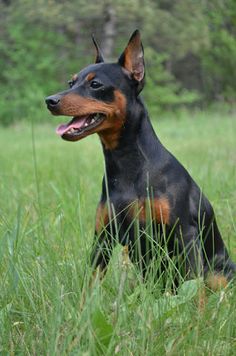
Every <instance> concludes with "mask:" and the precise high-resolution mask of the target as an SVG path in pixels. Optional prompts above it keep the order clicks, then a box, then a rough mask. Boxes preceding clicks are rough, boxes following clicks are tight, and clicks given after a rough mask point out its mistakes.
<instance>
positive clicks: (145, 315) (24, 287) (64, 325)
mask: <svg viewBox="0 0 236 356" xmlns="http://www.w3.org/2000/svg"><path fill="white" fill-rule="evenodd" d="M50 120H51V121H53V123H54V126H56V124H57V123H58V119H55V118H51V117H50ZM52 125H53V124H51V125H45V124H44V125H41V126H40V125H37V126H34V127H33V129H32V127H31V124H26V123H25V124H21V125H16V126H14V127H11V128H1V129H0V355H8V354H9V355H18V354H19V355H50V356H51V355H84V356H85V355H86V356H90V355H116V354H117V355H135V356H136V355H142V356H143V355H214V356H215V355H224V356H225V355H236V351H235V350H236V308H235V305H236V288H235V286H233V285H229V286H228V287H227V289H225V290H224V291H219V292H215V293H213V292H210V291H207V293H208V296H209V297H208V302H207V304H206V307H205V309H204V311H200V310H199V309H198V306H197V303H196V295H197V294H198V288H199V285H200V284H201V282H200V281H189V282H186V283H184V284H183V285H182V287H181V288H180V291H179V295H178V296H174V295H171V294H169V293H164V294H163V293H162V292H161V289H160V288H159V287H158V284H154V282H152V280H150V281H148V282H147V283H146V285H145V286H144V285H143V284H142V282H141V280H140V276H139V274H138V272H137V271H136V270H135V269H134V267H133V266H132V265H131V264H129V263H128V264H125V263H123V262H124V261H123V262H122V257H121V250H120V248H117V249H116V251H115V254H114V257H113V259H112V260H111V263H110V266H109V270H108V273H107V275H106V277H105V279H104V281H103V283H102V284H100V283H96V284H95V286H94V288H93V290H92V291H90V290H88V289H87V287H86V286H87V280H88V278H87V277H89V274H90V272H91V270H90V267H89V264H88V259H89V253H90V246H91V243H92V238H93V231H94V216H95V210H96V205H97V202H98V199H99V195H100V189H101V179H102V174H103V169H104V166H103V158H102V150H101V148H100V143H99V140H98V138H97V137H96V136H91V137H89V138H87V139H85V140H83V141H81V142H78V143H68V142H65V141H62V140H61V139H59V138H58V137H57V136H56V135H55V134H54V126H52ZM155 128H156V131H157V132H158V135H159V137H160V139H161V141H162V142H163V143H164V144H165V145H166V146H167V147H168V148H169V149H170V150H171V151H172V152H173V153H174V154H175V155H176V156H177V158H178V159H179V160H180V161H181V162H182V163H183V164H184V165H185V167H187V169H188V170H189V171H190V173H191V175H192V176H193V177H194V179H195V180H196V181H197V182H198V184H199V185H200V186H201V187H202V189H203V191H204V192H205V194H206V195H207V196H208V198H209V199H210V201H211V202H212V204H213V206H214V208H215V212H216V215H217V219H218V224H219V227H220V230H221V232H222V235H223V237H224V240H225V241H226V244H227V246H228V247H229V249H230V253H231V255H232V256H234V260H236V226H235V217H236V189H235V188H236V187H235V182H236V150H235V146H236V144H235V141H236V116H232V115H231V116H225V117H221V116H220V115H217V114H216V115H214V116H213V115H209V114H208V115H207V114H205V113H198V114H193V115H192V117H191V119H189V118H188V117H187V116H185V115H183V116H182V117H180V118H179V119H173V118H172V119H171V118H169V119H165V120H164V119H163V120H161V119H159V122H158V123H156V124H155ZM82 289H84V291H85V294H86V299H85V304H84V306H83V308H82V309H81V308H80V306H81V301H82Z"/></svg>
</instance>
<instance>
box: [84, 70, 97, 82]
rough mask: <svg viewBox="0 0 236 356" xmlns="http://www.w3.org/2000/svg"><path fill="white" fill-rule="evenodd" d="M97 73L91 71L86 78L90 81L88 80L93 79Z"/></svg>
mask: <svg viewBox="0 0 236 356" xmlns="http://www.w3.org/2000/svg"><path fill="white" fill-rule="evenodd" d="M95 75H96V74H95V73H92V72H91V73H89V74H88V75H87V77H86V80H87V81H88V82H90V80H92V79H93V78H94V77H95Z"/></svg>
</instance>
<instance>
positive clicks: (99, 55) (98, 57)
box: [92, 35, 104, 63]
mask: <svg viewBox="0 0 236 356" xmlns="http://www.w3.org/2000/svg"><path fill="white" fill-rule="evenodd" d="M92 40H93V44H94V46H95V48H96V57H95V63H103V62H104V58H103V56H102V52H101V50H100V48H99V46H98V44H97V41H96V40H95V37H94V35H92Z"/></svg>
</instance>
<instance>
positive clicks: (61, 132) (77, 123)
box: [56, 116, 88, 136]
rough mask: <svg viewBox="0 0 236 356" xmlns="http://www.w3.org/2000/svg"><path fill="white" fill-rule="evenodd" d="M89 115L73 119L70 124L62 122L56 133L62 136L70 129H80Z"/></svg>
mask: <svg viewBox="0 0 236 356" xmlns="http://www.w3.org/2000/svg"><path fill="white" fill-rule="evenodd" d="M87 117H88V116H83V117H80V118H77V119H72V120H71V121H70V122H69V123H68V124H62V125H60V126H58V127H57V129H56V133H57V134H58V135H60V136H62V135H64V134H65V133H66V132H67V131H69V130H70V129H72V128H73V129H80V128H81V127H83V126H84V124H85V121H86V119H87Z"/></svg>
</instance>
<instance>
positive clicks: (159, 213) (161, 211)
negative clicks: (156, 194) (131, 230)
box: [130, 198, 170, 224]
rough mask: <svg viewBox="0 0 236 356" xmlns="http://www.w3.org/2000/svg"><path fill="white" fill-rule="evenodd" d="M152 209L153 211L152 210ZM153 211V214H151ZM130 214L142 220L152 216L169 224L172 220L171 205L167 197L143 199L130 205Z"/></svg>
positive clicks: (160, 221) (159, 221)
mask: <svg viewBox="0 0 236 356" xmlns="http://www.w3.org/2000/svg"><path fill="white" fill-rule="evenodd" d="M150 210H151V211H150ZM150 212H151V216H150ZM130 216H132V218H135V217H138V218H139V220H140V221H141V222H143V223H144V222H145V221H146V220H147V219H148V218H151V219H153V220H155V221H157V222H158V223H163V224H168V223H169V220H170V205H169V202H168V199H167V198H160V199H157V198H155V199H151V200H150V199H143V200H139V201H138V202H135V203H134V204H133V205H132V207H130Z"/></svg>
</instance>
